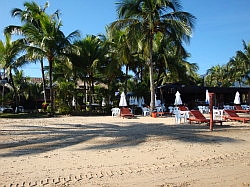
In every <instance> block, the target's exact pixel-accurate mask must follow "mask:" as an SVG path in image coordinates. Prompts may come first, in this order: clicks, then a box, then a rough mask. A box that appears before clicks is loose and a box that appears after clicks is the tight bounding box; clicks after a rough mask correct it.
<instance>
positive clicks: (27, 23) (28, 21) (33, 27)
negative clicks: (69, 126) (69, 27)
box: [5, 2, 80, 115]
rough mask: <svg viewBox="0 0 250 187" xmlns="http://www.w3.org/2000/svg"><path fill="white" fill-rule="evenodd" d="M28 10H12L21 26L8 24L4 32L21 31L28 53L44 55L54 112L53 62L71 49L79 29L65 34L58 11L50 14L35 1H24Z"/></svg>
mask: <svg viewBox="0 0 250 187" xmlns="http://www.w3.org/2000/svg"><path fill="white" fill-rule="evenodd" d="M25 6H27V7H28V11H27V10H25V11H22V10H20V9H16V10H13V14H14V12H15V13H16V14H14V15H19V16H21V18H22V21H24V24H23V25H22V26H21V27H17V26H9V27H7V28H6V29H5V32H13V31H17V32H21V33H22V34H23V35H24V36H25V38H26V41H27V42H28V45H27V51H28V54H32V55H31V56H32V57H33V58H34V57H36V58H37V59H41V58H43V57H45V58H46V59H47V61H48V63H49V88H50V102H51V109H52V111H51V113H52V115H53V114H54V93H53V64H54V62H55V60H56V59H57V58H59V57H61V56H66V54H67V53H69V51H71V50H72V49H73V45H72V42H73V40H74V39H75V38H77V37H79V36H80V33H79V31H77V30H76V31H74V32H72V33H70V34H69V35H68V36H65V35H64V33H63V32H62V31H61V26H62V23H61V20H60V17H59V15H60V12H59V11H58V10H57V11H56V12H55V13H53V14H52V15H48V14H47V13H45V9H46V8H47V6H48V4H45V7H44V8H43V9H41V8H40V7H39V6H38V5H37V4H36V3H34V2H32V3H30V4H29V3H25Z"/></svg>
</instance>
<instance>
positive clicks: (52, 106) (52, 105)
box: [49, 60, 55, 116]
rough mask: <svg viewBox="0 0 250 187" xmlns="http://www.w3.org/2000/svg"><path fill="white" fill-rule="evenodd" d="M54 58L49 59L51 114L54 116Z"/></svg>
mask: <svg viewBox="0 0 250 187" xmlns="http://www.w3.org/2000/svg"><path fill="white" fill-rule="evenodd" d="M52 64H53V62H52V60H49V91H50V105H51V115H52V116H53V115H54V113H55V106H54V92H53V80H52V70H53V69H52V68H53V65H52Z"/></svg>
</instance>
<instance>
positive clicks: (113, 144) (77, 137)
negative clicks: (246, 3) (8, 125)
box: [0, 121, 243, 157]
mask: <svg viewBox="0 0 250 187" xmlns="http://www.w3.org/2000/svg"><path fill="white" fill-rule="evenodd" d="M242 128H243V127H242ZM242 128H234V127H230V126H229V125H223V126H216V127H215V129H216V131H228V130H235V131H238V130H241V129H242ZM214 132H215V131H214ZM0 134H1V136H2V137H3V138H4V139H7V138H8V139H9V140H10V139H12V140H13V141H8V142H6V143H0V157H15V156H21V155H31V154H38V153H44V152H48V151H51V150H56V149H60V148H65V147H69V146H73V145H77V144H83V148H82V150H86V149H112V148H119V147H125V146H137V145H139V144H141V143H144V142H146V141H148V138H152V137H153V138H158V139H160V140H162V141H169V140H177V141H183V142H190V143H206V144H210V143H223V142H232V143H234V142H237V141H241V140H239V139H233V138H230V137H225V136H220V135H218V134H216V133H213V132H209V130H208V127H207V126H206V125H187V124H186V125H183V124H181V125H166V124H161V123H157V124H156V123H151V124H144V123H136V122H129V121H127V122H126V125H116V124H110V123H96V124H89V125H85V124H61V125H60V126H59V125H57V126H55V127H41V126H36V125H23V126H19V125H18V130H1V131H0ZM224 135H225V134H224ZM97 138H102V139H101V140H102V141H98V142H95V143H89V142H88V143H85V142H86V141H90V140H94V139H97ZM84 143H85V144H84Z"/></svg>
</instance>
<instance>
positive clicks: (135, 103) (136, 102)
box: [134, 97, 138, 105]
mask: <svg viewBox="0 0 250 187" xmlns="http://www.w3.org/2000/svg"><path fill="white" fill-rule="evenodd" d="M134 105H138V100H137V97H134Z"/></svg>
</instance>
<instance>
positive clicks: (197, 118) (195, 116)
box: [187, 110, 224, 125]
mask: <svg viewBox="0 0 250 187" xmlns="http://www.w3.org/2000/svg"><path fill="white" fill-rule="evenodd" d="M190 114H191V115H190V116H191V117H189V118H188V119H187V120H189V123H190V124H191V122H192V121H194V122H198V123H207V124H209V123H210V119H208V118H206V117H205V116H204V115H203V114H202V113H201V112H200V111H199V110H190ZM222 122H224V121H223V120H213V123H219V124H220V125H222Z"/></svg>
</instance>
